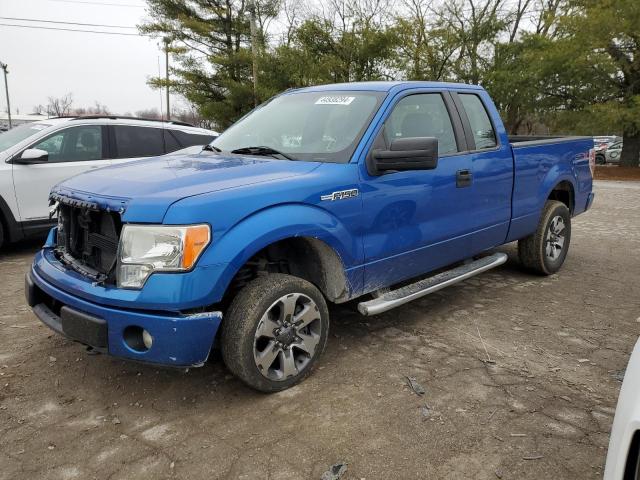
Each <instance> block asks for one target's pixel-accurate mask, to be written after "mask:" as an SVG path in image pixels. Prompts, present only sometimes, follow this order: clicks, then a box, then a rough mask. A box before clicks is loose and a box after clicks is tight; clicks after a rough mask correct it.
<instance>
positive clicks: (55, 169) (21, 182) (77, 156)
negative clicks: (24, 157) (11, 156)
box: [12, 125, 111, 222]
mask: <svg viewBox="0 0 640 480" xmlns="http://www.w3.org/2000/svg"><path fill="white" fill-rule="evenodd" d="M105 133H106V127H103V126H100V125H78V126H74V127H69V128H65V129H63V130H59V131H57V132H55V133H53V134H51V135H49V136H48V137H46V138H44V139H42V140H40V141H38V142H37V143H35V144H33V145H30V146H29V147H28V148H37V149H40V150H45V151H46V152H48V153H49V158H48V161H46V162H44V163H36V164H19V163H15V162H14V163H13V166H12V170H13V183H14V188H15V192H16V200H17V202H18V211H19V213H20V221H22V222H28V221H37V220H47V219H48V218H49V193H50V191H51V188H52V187H53V186H54V185H56V184H58V183H60V182H62V181H63V180H65V179H67V178H69V177H72V176H74V175H78V174H79V173H82V172H85V171H87V170H90V169H94V168H99V167H103V166H107V165H110V164H111V162H110V161H109V160H108V159H107V158H108V155H107V148H106V147H107V145H108V143H107V141H106V135H105Z"/></svg>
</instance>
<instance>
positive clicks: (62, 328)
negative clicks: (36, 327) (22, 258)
mask: <svg viewBox="0 0 640 480" xmlns="http://www.w3.org/2000/svg"><path fill="white" fill-rule="evenodd" d="M24 289H25V297H26V300H27V304H28V305H29V306H30V307H31V308H32V309H33V313H35V314H36V316H37V317H38V318H39V319H40V321H41V322H42V323H44V324H45V325H46V326H47V327H49V328H50V329H51V330H54V331H55V332H58V333H60V334H61V335H64V336H65V337H69V338H71V339H72V340H76V341H78V342H80V343H83V344H84V345H89V346H91V347H94V348H96V349H99V350H106V349H107V348H108V330H107V321H106V320H104V319H102V318H98V317H94V316H93V315H89V314H87V313H84V312H80V311H78V310H75V309H73V308H70V307H67V306H66V305H61V304H60V303H59V302H57V301H56V300H55V299H53V298H51V297H50V296H49V295H47V294H46V293H45V292H43V291H42V290H41V289H40V288H38V287H37V286H36V285H35V284H34V283H33V280H32V279H31V272H29V273H27V275H26V276H25V285H24Z"/></svg>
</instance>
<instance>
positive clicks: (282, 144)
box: [211, 91, 384, 163]
mask: <svg viewBox="0 0 640 480" xmlns="http://www.w3.org/2000/svg"><path fill="white" fill-rule="evenodd" d="M383 97H384V93H382V92H355V91H345V92H335V91H334V92H327V91H324V92H303V93H292V94H288V95H282V96H279V97H276V98H274V99H273V100H272V101H270V102H268V103H266V104H265V105H263V106H261V107H258V108H257V109H256V110H254V111H253V112H251V113H250V114H249V115H247V116H246V117H244V118H243V119H241V120H239V121H238V122H237V123H235V124H234V125H233V126H232V127H231V128H229V129H228V130H227V131H226V132H224V133H223V134H222V135H221V136H220V137H218V138H217V139H216V140H214V141H213V143H212V144H211V145H213V146H214V147H217V148H219V149H220V150H222V151H226V152H231V151H233V150H238V149H243V148H247V147H268V148H269V149H272V150H275V151H277V152H281V153H283V154H285V155H286V156H288V157H291V158H292V159H295V160H309V161H316V162H341V163H346V162H348V161H349V159H350V158H351V155H352V154H353V151H354V150H355V148H356V145H357V142H358V140H360V137H361V135H362V133H363V132H364V130H365V129H366V127H367V125H368V124H369V121H370V120H371V118H372V117H373V115H374V113H375V112H376V109H377V107H378V105H379V104H380V102H381V100H382V98H383Z"/></svg>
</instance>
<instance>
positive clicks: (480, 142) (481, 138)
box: [458, 93, 498, 150]
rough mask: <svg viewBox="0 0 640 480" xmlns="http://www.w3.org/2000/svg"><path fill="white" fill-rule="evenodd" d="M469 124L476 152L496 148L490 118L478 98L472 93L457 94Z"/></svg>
mask: <svg viewBox="0 0 640 480" xmlns="http://www.w3.org/2000/svg"><path fill="white" fill-rule="evenodd" d="M458 98H459V99H460V102H462V106H463V107H464V110H465V113H466V114H467V118H468V119H469V123H470V124H471V132H472V134H473V140H474V141H475V144H476V150H485V149H489V148H495V147H497V146H498V142H497V140H496V132H495V130H494V129H493V124H492V123H491V118H490V117H489V114H488V113H487V109H486V108H485V106H484V104H483V103H482V100H481V99H480V97H479V96H478V95H476V94H474V93H458Z"/></svg>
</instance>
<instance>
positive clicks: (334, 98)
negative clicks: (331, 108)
mask: <svg viewBox="0 0 640 480" xmlns="http://www.w3.org/2000/svg"><path fill="white" fill-rule="evenodd" d="M355 99H356V97H346V96H344V95H331V96H327V97H320V98H319V99H318V100H316V105H350V104H351V102H353V101H354V100H355Z"/></svg>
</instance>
